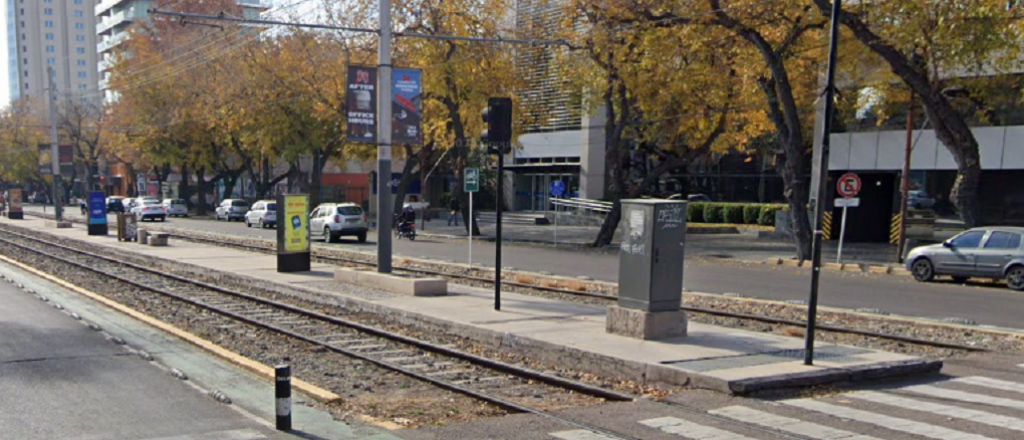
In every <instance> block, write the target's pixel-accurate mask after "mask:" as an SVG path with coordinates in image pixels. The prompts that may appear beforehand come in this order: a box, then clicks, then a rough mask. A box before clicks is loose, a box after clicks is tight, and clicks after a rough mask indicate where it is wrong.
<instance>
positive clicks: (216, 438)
mask: <svg viewBox="0 0 1024 440" xmlns="http://www.w3.org/2000/svg"><path fill="white" fill-rule="evenodd" d="M266 438H267V436H265V435H263V434H260V432H259V431H257V430H255V429H236V430H234V431H218V432H206V433H202V434H188V435H176V436H173V437H160V438H151V439H149V440H266Z"/></svg>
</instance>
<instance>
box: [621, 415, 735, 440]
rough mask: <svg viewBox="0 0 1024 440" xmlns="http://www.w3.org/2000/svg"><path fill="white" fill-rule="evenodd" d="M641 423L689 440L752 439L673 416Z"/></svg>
mask: <svg viewBox="0 0 1024 440" xmlns="http://www.w3.org/2000/svg"><path fill="white" fill-rule="evenodd" d="M640 423H641V424H642V425H646V426H650V427H651V428H656V429H660V430H661V432H665V433H669V434H675V435H678V436H681V437H683V438H688V439H691V440H754V439H752V438H750V437H746V436H743V435H739V434H734V433H731V432H729V431H724V430H721V429H718V428H712V427H710V426H704V425H698V424H696V423H693V422H690V421H687V420H683V419H677V418H675V417H659V418H657V419H649V420H641V421H640Z"/></svg>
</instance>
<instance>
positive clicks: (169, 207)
mask: <svg viewBox="0 0 1024 440" xmlns="http://www.w3.org/2000/svg"><path fill="white" fill-rule="evenodd" d="M162 205H163V207H164V210H165V211H167V216H168V217H188V205H187V204H186V203H185V200H184V199H164V201H163V203H162Z"/></svg>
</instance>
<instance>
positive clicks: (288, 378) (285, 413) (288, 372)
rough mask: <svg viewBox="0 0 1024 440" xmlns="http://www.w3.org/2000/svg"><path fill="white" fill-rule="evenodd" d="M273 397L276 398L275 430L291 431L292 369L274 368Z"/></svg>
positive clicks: (286, 366)
mask: <svg viewBox="0 0 1024 440" xmlns="http://www.w3.org/2000/svg"><path fill="white" fill-rule="evenodd" d="M274 379H275V381H274V395H275V397H277V430H278V431H291V430H292V369H291V367H289V366H288V365H278V366H276V367H274Z"/></svg>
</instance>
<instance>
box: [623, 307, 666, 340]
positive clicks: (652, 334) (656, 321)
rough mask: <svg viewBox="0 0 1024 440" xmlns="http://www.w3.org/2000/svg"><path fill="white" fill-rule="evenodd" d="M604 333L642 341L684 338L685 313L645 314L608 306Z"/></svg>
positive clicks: (641, 311) (639, 311)
mask: <svg viewBox="0 0 1024 440" xmlns="http://www.w3.org/2000/svg"><path fill="white" fill-rule="evenodd" d="M605 331H606V332H608V333H612V334H616V335H620V336H626V337H630V338H635V339H643V340H653V339H666V338H671V337H674V336H686V312H684V311H682V310H675V311H669V312H645V311H643V310H634V309H627V308H623V307H619V306H610V307H608V316H607V320H606V323H605Z"/></svg>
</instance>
